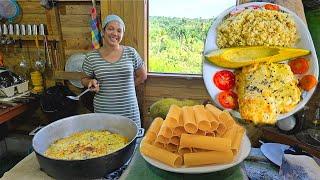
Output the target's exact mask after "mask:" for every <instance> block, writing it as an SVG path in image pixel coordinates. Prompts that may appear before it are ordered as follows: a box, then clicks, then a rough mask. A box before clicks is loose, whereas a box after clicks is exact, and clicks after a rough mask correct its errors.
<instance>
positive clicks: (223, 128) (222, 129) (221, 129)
mask: <svg viewBox="0 0 320 180" xmlns="http://www.w3.org/2000/svg"><path fill="white" fill-rule="evenodd" d="M226 131H227V127H226V126H225V125H224V124H223V123H220V122H219V125H218V128H217V130H216V132H217V133H216V135H218V136H222V135H223V134H224V133H225V132H226Z"/></svg>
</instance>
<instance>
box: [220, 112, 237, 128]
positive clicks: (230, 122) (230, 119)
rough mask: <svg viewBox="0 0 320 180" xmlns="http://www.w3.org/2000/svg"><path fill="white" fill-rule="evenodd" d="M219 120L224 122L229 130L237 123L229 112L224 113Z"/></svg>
mask: <svg viewBox="0 0 320 180" xmlns="http://www.w3.org/2000/svg"><path fill="white" fill-rule="evenodd" d="M218 119H219V120H220V121H222V122H224V125H225V126H226V127H227V129H228V128H231V127H232V126H233V124H234V123H235V122H234V119H233V117H232V116H231V115H230V113H229V112H228V111H222V113H220V114H219V116H218Z"/></svg>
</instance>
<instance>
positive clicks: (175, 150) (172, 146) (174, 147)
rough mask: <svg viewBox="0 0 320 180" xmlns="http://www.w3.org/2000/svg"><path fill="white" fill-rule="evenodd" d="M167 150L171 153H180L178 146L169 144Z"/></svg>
mask: <svg viewBox="0 0 320 180" xmlns="http://www.w3.org/2000/svg"><path fill="white" fill-rule="evenodd" d="M166 149H167V150H168V151H170V152H177V151H178V145H175V144H172V143H169V144H167V146H166Z"/></svg>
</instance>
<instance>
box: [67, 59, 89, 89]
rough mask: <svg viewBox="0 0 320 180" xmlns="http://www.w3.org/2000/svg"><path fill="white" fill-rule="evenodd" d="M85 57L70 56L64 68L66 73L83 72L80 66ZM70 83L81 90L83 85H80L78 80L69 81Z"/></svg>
mask: <svg viewBox="0 0 320 180" xmlns="http://www.w3.org/2000/svg"><path fill="white" fill-rule="evenodd" d="M85 58H86V55H85V54H84V53H76V54H73V55H71V56H70V57H69V58H68V60H67V62H66V66H65V71H66V72H83V70H82V64H83V61H84V60H85ZM69 81H70V83H71V84H72V85H74V86H76V87H78V88H83V85H82V84H81V81H80V80H69Z"/></svg>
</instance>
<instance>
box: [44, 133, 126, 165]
mask: <svg viewBox="0 0 320 180" xmlns="http://www.w3.org/2000/svg"><path fill="white" fill-rule="evenodd" d="M127 143H128V139H127V138H126V137H124V136H122V135H120V134H112V133H110V132H109V131H106V130H100V131H97V130H96V131H94V130H86V131H81V132H77V133H74V134H72V135H70V136H68V137H66V138H63V139H59V140H57V141H55V142H54V143H53V144H51V145H50V146H49V148H48V149H47V150H46V152H45V156H47V157H50V158H54V159H66V160H83V159H89V158H94V157H99V156H104V155H107V154H110V153H112V152H114V151H117V150H118V149H121V148H122V147H124V146H125V145H126V144H127Z"/></svg>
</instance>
